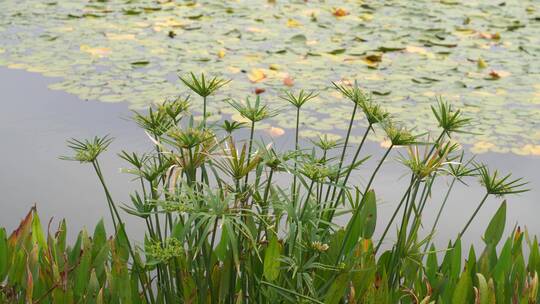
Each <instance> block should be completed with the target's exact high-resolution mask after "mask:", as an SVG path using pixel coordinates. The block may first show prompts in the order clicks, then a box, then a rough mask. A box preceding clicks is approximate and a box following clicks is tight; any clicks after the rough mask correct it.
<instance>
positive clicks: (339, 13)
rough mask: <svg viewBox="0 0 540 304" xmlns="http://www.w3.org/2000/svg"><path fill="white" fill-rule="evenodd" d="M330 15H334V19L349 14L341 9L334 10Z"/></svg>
mask: <svg viewBox="0 0 540 304" xmlns="http://www.w3.org/2000/svg"><path fill="white" fill-rule="evenodd" d="M332 15H334V16H336V17H345V16H347V15H349V12H348V11H347V10H345V9H343V8H336V9H334V11H333V12H332Z"/></svg>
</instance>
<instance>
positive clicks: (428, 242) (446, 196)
mask: <svg viewBox="0 0 540 304" xmlns="http://www.w3.org/2000/svg"><path fill="white" fill-rule="evenodd" d="M456 180H457V178H456V177H454V178H453V179H452V183H451V184H450V187H448V190H447V191H446V195H445V196H444V200H443V202H442V204H441V208H439V212H437V217H436V218H435V222H433V226H432V227H431V230H430V232H429V235H428V237H429V240H428V241H427V242H426V246H425V247H424V253H426V251H427V249H428V248H429V244H430V243H431V241H432V240H433V233H435V229H436V227H437V224H438V223H439V219H440V218H441V214H442V211H443V209H444V206H445V205H446V202H447V201H448V197H449V196H450V192H451V191H452V188H453V187H454V184H455V182H456Z"/></svg>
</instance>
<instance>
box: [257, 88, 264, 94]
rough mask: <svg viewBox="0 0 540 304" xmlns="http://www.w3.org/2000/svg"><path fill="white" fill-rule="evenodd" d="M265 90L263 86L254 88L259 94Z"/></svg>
mask: <svg viewBox="0 0 540 304" xmlns="http://www.w3.org/2000/svg"><path fill="white" fill-rule="evenodd" d="M264 92H266V89H264V88H255V94H257V95H259V94H262V93H264Z"/></svg>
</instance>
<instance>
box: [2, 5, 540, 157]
mask: <svg viewBox="0 0 540 304" xmlns="http://www.w3.org/2000/svg"><path fill="white" fill-rule="evenodd" d="M539 46H540V4H539V2H538V1H527V0H524V1H523V0H507V1H481V0H469V1H455V0H442V1H430V0H415V1H381V2H373V1H371V2H370V3H367V2H366V3H360V2H358V1H349V2H343V1H335V0H330V1H324V2H321V1H253V0H251V1H238V2H223V1H216V0H202V1H166V0H159V1H156V0H140V1H83V0H79V1H41V0H28V1H2V2H1V3H0V65H3V66H7V67H10V68H13V69H24V70H27V71H31V72H36V73H41V74H43V75H46V76H49V77H58V82H57V83H55V84H53V85H51V88H52V89H56V90H62V91H66V92H69V93H71V94H74V95H77V96H78V97H80V98H81V99H82V100H99V101H103V102H120V101H126V102H129V103H130V104H131V106H132V107H133V108H135V109H143V108H146V107H147V106H148V105H149V103H151V102H153V101H155V99H156V98H160V97H162V96H164V95H168V94H170V95H174V94H176V92H177V91H178V88H177V86H176V83H175V82H174V79H175V78H176V74H178V73H181V74H184V73H186V72H187V71H200V70H205V71H206V72H212V73H221V74H222V76H224V77H227V78H231V79H235V80H236V81H235V82H234V83H233V84H232V85H231V86H229V87H228V88H225V89H224V90H223V91H222V92H221V96H220V98H222V99H223V98H227V97H230V96H238V94H239V93H242V94H248V93H251V92H253V91H254V90H255V89H264V90H266V94H267V95H271V96H273V97H274V96H276V94H277V93H278V92H279V91H280V90H281V89H283V88H289V87H301V88H307V89H317V90H319V91H320V94H321V95H320V98H316V99H314V100H313V103H312V104H311V105H310V106H308V107H306V108H305V109H304V111H305V112H306V113H310V115H309V116H310V117H313V119H312V120H311V121H310V122H311V123H307V124H306V126H305V127H304V128H302V130H301V132H302V135H303V136H304V137H307V136H309V137H310V138H312V139H316V138H317V134H318V133H319V132H320V131H324V132H326V133H330V134H335V135H338V134H341V133H342V132H343V131H345V130H346V129H347V124H346V123H345V122H343V120H342V117H343V115H344V114H346V113H348V111H349V107H348V105H347V102H346V100H344V99H341V98H340V96H339V95H337V94H335V92H334V91H333V90H331V87H330V86H329V83H330V81H331V80H334V81H338V80H341V81H344V82H348V81H349V82H351V81H353V80H354V79H358V80H359V81H361V84H362V86H363V87H364V88H365V89H366V90H369V91H370V92H372V93H373V94H376V95H378V96H379V98H380V102H381V103H384V104H385V107H386V109H387V110H388V111H389V112H391V113H392V114H396V115H399V116H400V118H401V120H402V121H403V122H404V123H406V124H407V125H408V126H409V127H412V126H417V123H420V124H421V125H422V127H423V128H425V129H429V130H434V129H435V127H436V125H434V124H433V123H432V122H433V121H432V120H431V119H430V110H429V104H430V102H431V101H432V99H433V98H434V96H437V95H443V96H444V97H445V98H446V99H447V100H448V101H449V102H451V103H452V104H454V105H456V106H458V107H459V108H460V109H461V110H462V111H464V112H465V113H468V114H469V115H471V116H475V117H478V119H480V120H481V121H482V123H481V124H474V125H471V126H470V127H469V129H470V130H471V131H474V133H473V134H462V135H461V136H460V140H461V142H462V143H466V144H470V145H471V148H472V150H473V152H474V153H481V152H487V151H492V152H500V153H516V154H519V155H540V144H539V141H540V131H538V130H540V125H539V124H538V122H539V121H540V61H539V60H538V57H539V56H540V47H539ZM58 54H61V56H59V55H58ZM171 80H173V81H171ZM330 99H331V100H335V101H336V102H335V105H334V106H333V107H332V108H328V107H325V106H324V103H325V101H326V100H330ZM277 100H278V99H277V98H268V99H267V102H269V103H270V104H271V105H272V106H273V107H275V106H276V105H277V102H278V101H277ZM209 107H210V110H211V112H214V114H216V117H217V115H219V114H218V110H219V109H218V108H216V107H215V105H214V104H211V105H209ZM197 110H198V109H197ZM224 110H225V111H226V113H222V114H223V115H228V114H233V113H234V112H233V111H232V109H227V108H225V109H224ZM291 121H294V115H293V114H292V113H287V112H285V113H283V114H282V115H279V116H278V117H274V118H272V119H269V120H267V121H266V122H265V123H266V124H267V125H272V126H280V127H282V128H283V127H294V125H293V124H291ZM360 123H362V124H364V126H367V124H365V123H364V122H360ZM382 139H383V138H382V136H378V135H377V134H375V135H372V136H371V137H370V140H377V141H380V140H382ZM350 140H351V142H353V143H355V144H359V143H360V140H361V136H354V137H351V138H350Z"/></svg>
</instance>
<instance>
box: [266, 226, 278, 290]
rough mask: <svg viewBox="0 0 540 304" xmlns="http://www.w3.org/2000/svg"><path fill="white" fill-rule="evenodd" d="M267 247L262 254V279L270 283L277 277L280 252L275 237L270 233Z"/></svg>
mask: <svg viewBox="0 0 540 304" xmlns="http://www.w3.org/2000/svg"><path fill="white" fill-rule="evenodd" d="M269 234H270V239H269V240H268V247H267V248H266V250H265V253H264V277H265V278H266V279H268V280H269V281H270V282H271V281H273V280H275V279H277V278H278V276H279V267H280V250H279V242H278V240H277V236H275V235H274V233H272V232H270V233H269Z"/></svg>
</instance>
